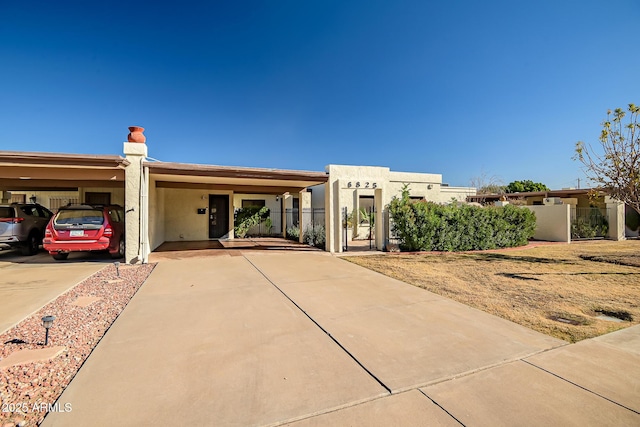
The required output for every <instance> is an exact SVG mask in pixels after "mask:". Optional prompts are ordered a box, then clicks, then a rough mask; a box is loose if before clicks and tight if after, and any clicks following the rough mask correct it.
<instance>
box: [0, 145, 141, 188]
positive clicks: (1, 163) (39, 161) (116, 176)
mask: <svg viewBox="0 0 640 427" xmlns="http://www.w3.org/2000/svg"><path fill="white" fill-rule="evenodd" d="M128 165H129V161H128V160H127V159H125V158H124V157H121V156H114V155H98V154H66V153H42V152H23V151H0V187H1V188H4V189H9V190H12V191H18V190H34V189H37V190H60V189H67V190H73V189H75V188H77V187H79V186H84V187H121V186H123V185H124V176H125V174H124V169H125V167H126V166H128Z"/></svg>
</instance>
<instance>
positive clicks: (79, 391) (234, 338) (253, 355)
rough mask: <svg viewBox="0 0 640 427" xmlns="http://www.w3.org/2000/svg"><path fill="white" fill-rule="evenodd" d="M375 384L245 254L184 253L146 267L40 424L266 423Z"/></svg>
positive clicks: (360, 397)
mask: <svg viewBox="0 0 640 427" xmlns="http://www.w3.org/2000/svg"><path fill="white" fill-rule="evenodd" d="M177 263H179V264H177ZM386 394H388V393H387V392H386V390H385V389H384V388H383V387H382V386H380V385H379V384H378V383H377V382H376V381H375V380H374V379H373V378H372V377H371V376H370V375H368V374H367V373H366V371H365V370H363V369H362V368H361V367H360V366H359V365H358V364H357V363H356V362H355V361H353V360H352V359H351V358H350V357H349V356H348V355H347V354H346V353H345V352H344V351H342V350H341V349H340V348H339V347H338V346H337V345H335V344H334V343H333V341H332V340H331V339H330V338H329V337H328V336H327V335H326V334H324V333H323V332H322V331H321V330H320V329H319V328H317V326H316V325H315V324H314V323H313V322H311V321H310V320H309V319H308V318H307V317H306V316H305V315H304V314H303V313H302V312H300V310H298V309H297V308H296V307H295V306H294V305H293V304H291V302H290V301H289V300H287V299H286V298H285V297H284V296H283V295H282V294H281V293H280V292H279V291H277V289H275V288H274V287H273V286H272V285H271V284H270V283H269V282H268V281H267V280H266V279H264V277H263V276H262V275H261V274H260V273H259V272H258V271H256V270H255V269H254V268H253V267H252V266H251V265H250V264H249V263H248V262H247V260H246V259H244V258H241V257H229V256H224V257H214V258H192V259H188V260H182V261H164V262H162V263H161V264H159V265H158V266H157V267H156V269H155V270H154V271H153V273H152V275H151V276H150V278H149V279H148V281H147V283H145V285H144V286H143V287H142V288H141V290H140V291H139V292H138V294H137V295H136V296H135V297H134V298H133V299H132V301H131V302H130V303H129V306H127V309H126V310H125V311H124V312H123V314H122V315H121V316H120V318H119V319H118V321H117V322H116V323H115V324H114V326H113V327H112V328H111V330H110V331H109V333H108V334H107V335H106V336H105V337H104V339H103V340H102V341H101V342H100V344H99V345H98V347H97V348H96V349H95V350H94V352H93V354H92V355H91V357H90V358H89V359H88V361H87V362H86V364H85V365H84V366H83V368H82V369H81V371H80V372H79V374H78V375H77V376H76V378H75V379H74V380H73V382H72V383H71V385H70V386H69V387H68V388H67V389H66V391H65V392H64V393H63V395H62V396H61V398H60V400H59V402H65V403H67V402H68V403H71V404H72V406H73V411H72V412H69V413H53V414H50V415H49V416H48V417H47V418H46V420H45V424H44V425H48V426H54V425H93V426H99V425H239V426H250V425H268V424H270V423H274V422H279V421H287V420H295V419H299V418H304V417H309V416H312V415H314V414H317V413H320V412H325V411H327V410H332V409H337V408H340V407H343V406H345V405H351V404H355V403H358V402H363V401H367V400H371V399H375V398H377V397H380V396H384V395H386Z"/></svg>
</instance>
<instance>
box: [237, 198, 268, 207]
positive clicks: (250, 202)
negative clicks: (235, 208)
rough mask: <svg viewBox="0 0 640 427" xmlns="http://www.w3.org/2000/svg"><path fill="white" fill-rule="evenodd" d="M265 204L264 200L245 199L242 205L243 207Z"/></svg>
mask: <svg viewBox="0 0 640 427" xmlns="http://www.w3.org/2000/svg"><path fill="white" fill-rule="evenodd" d="M264 205H265V201H264V200H243V201H242V207H243V208H261V207H263V206H264Z"/></svg>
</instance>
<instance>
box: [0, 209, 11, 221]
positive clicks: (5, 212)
mask: <svg viewBox="0 0 640 427" xmlns="http://www.w3.org/2000/svg"><path fill="white" fill-rule="evenodd" d="M0 218H13V208H10V207H7V206H3V207H0Z"/></svg>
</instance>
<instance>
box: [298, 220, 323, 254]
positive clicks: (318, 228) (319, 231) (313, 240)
mask: <svg viewBox="0 0 640 427" xmlns="http://www.w3.org/2000/svg"><path fill="white" fill-rule="evenodd" d="M302 240H303V241H304V242H305V243H306V244H308V245H310V246H315V247H316V248H320V249H324V248H325V242H326V234H325V229H324V225H314V226H312V227H308V228H307V229H306V230H305V232H304V233H303V235H302Z"/></svg>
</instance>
